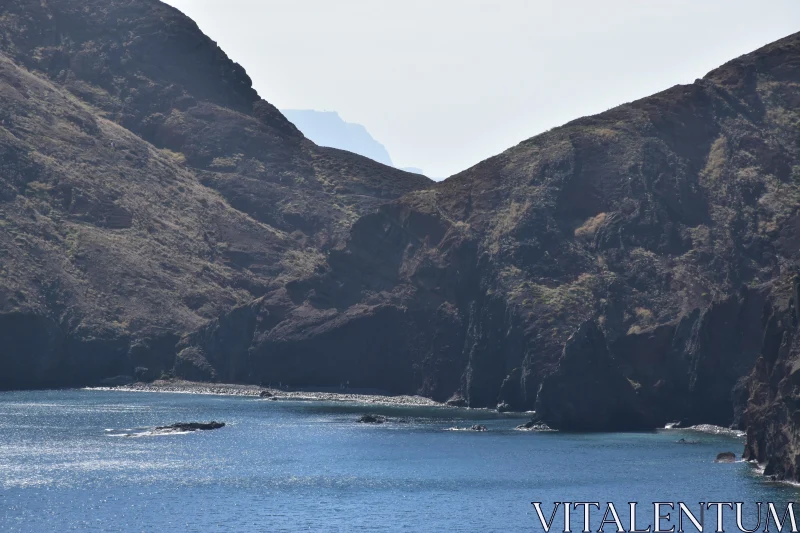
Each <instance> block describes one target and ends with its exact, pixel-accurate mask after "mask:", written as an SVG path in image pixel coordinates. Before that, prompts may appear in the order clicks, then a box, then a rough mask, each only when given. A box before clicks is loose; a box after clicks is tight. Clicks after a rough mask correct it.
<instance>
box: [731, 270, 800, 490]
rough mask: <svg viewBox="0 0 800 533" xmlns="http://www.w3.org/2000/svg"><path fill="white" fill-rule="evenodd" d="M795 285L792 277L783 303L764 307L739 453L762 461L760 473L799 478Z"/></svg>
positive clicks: (799, 388) (798, 346) (799, 358)
mask: <svg viewBox="0 0 800 533" xmlns="http://www.w3.org/2000/svg"><path fill="white" fill-rule="evenodd" d="M797 286H798V281H797V279H796V278H795V280H793V281H792V282H791V283H788V284H787V287H786V288H787V289H788V290H787V291H786V296H787V298H786V299H785V300H783V302H782V303H783V306H780V303H779V305H778V306H776V307H774V308H770V309H768V311H770V312H769V313H768V315H767V319H766V321H765V331H764V338H763V341H764V342H763V346H762V350H761V356H760V357H759V358H758V361H757V362H756V364H755V368H754V369H753V372H752V373H751V374H750V381H749V384H748V388H749V392H750V395H749V398H748V401H747V409H746V411H745V413H744V419H745V423H746V427H747V442H746V444H745V449H744V455H743V458H744V459H745V460H748V461H756V462H758V463H760V464H762V465H764V475H767V476H775V478H776V479H788V480H793V481H798V480H800V437H798V428H800V344H798V338H797V337H798V336H797V335H796V330H797V314H796V311H795V308H794V302H796V301H797V300H795V298H796V296H797V295H796V290H795V288H796V287H797ZM789 295H791V296H789ZM787 300H788V303H787ZM789 304H791V305H789Z"/></svg>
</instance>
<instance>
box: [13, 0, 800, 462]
mask: <svg viewBox="0 0 800 533" xmlns="http://www.w3.org/2000/svg"><path fill="white" fill-rule="evenodd" d="M6 5H8V9H7V10H6V11H5V12H4V14H3V15H2V16H1V17H0V51H2V56H0V91H2V98H0V120H1V121H2V122H1V123H0V225H2V229H3V231H2V232H0V254H1V255H0V257H2V258H3V260H2V263H0V268H2V271H0V275H2V283H0V313H1V314H0V343H1V344H2V345H3V346H12V347H13V350H12V351H11V353H10V354H8V353H4V354H3V357H2V358H0V365H2V368H0V387H3V388H9V387H23V386H24V387H33V386H57V385H78V384H89V383H96V382H98V381H99V380H101V379H103V378H106V377H110V376H113V375H115V374H121V373H126V374H128V373H134V372H135V373H136V374H137V375H139V376H140V377H142V378H144V379H148V378H152V377H154V376H156V375H157V374H160V373H161V372H163V371H171V372H175V373H176V374H178V375H180V376H184V377H190V378H193V379H208V380H219V381H239V382H248V383H260V382H265V383H269V382H272V383H275V382H282V383H284V384H287V383H288V384H290V385H334V386H337V385H339V384H341V383H343V382H349V383H350V385H351V386H353V387H372V388H376V387H377V388H383V389H385V390H388V391H391V392H403V393H419V394H424V395H427V396H430V397H433V398H436V399H441V400H446V399H448V398H451V397H452V398H454V399H455V398H458V399H462V400H463V401H464V402H466V403H467V404H468V405H471V406H475V407H486V406H492V407H493V406H496V405H497V404H507V406H508V407H510V408H513V409H533V408H537V409H538V410H539V411H540V416H542V417H543V418H544V419H545V421H546V422H548V423H549V424H552V425H553V426H554V427H561V428H565V429H589V430H594V429H614V428H616V429H632V428H638V427H655V426H659V425H663V424H664V423H666V422H669V421H674V420H680V421H683V422H685V423H699V422H707V423H716V424H722V425H731V424H733V425H737V426H739V427H742V426H743V425H746V426H747V427H748V456H750V457H753V458H756V459H758V460H760V461H765V462H768V465H769V466H768V471H771V472H775V473H776V475H781V476H789V477H796V476H797V469H796V467H795V466H794V456H795V452H794V450H795V449H796V448H795V446H796V445H795V442H794V437H793V435H794V434H795V433H796V430H795V427H796V425H795V424H796V423H795V421H794V418H795V417H794V413H795V407H794V398H795V397H796V396H797V395H796V393H795V391H794V388H793V387H794V385H793V379H794V378H793V376H794V375H795V373H794V372H793V370H792V369H793V368H794V365H795V358H796V355H795V354H796V353H800V352H798V350H797V349H796V348H795V340H794V338H795V336H794V333H793V332H794V327H795V323H796V313H795V312H794V311H793V309H794V306H795V305H796V304H795V302H798V298H797V295H796V294H795V293H796V292H797V291H796V290H795V289H794V286H795V283H794V282H793V281H792V280H793V279H794V276H795V273H796V272H797V267H798V263H799V260H800V257H798V253H800V252H798V250H800V237H799V235H800V223H799V221H800V215H799V214H798V205H799V202H798V201H799V200H800V162H799V161H798V149H800V133H799V132H800V129H798V124H800V116H799V115H798V109H800V105H798V104H800V34H797V35H793V36H790V37H787V38H786V39H783V40H781V41H778V42H776V43H773V44H771V45H769V46H766V47H764V48H763V49H761V50H758V51H756V52H754V53H752V54H748V55H746V56H743V57H741V58H738V59H736V60H734V61H731V62H730V63H728V64H726V65H724V66H722V67H720V68H719V69H717V70H715V71H713V72H711V73H709V74H708V75H707V76H706V77H705V78H703V79H701V80H697V81H696V82H695V83H693V84H691V85H685V86H676V87H673V88H671V89H669V90H667V91H664V92H662V93H659V94H656V95H653V96H651V97H648V98H644V99H642V100H639V101H636V102H632V103H629V104H625V105H622V106H620V107H618V108H615V109H612V110H610V111H608V112H606V113H602V114H600V115H597V116H594V117H587V118H583V119H580V120H577V121H574V122H572V123H569V124H567V125H565V126H563V127H561V128H556V129H554V130H552V131H550V132H547V133H545V134H543V135H540V136H537V137H534V138H532V139H529V140H527V141H525V142H523V143H520V144H519V145H518V146H515V147H513V148H511V149H509V150H508V151H506V152H504V153H502V154H500V155H498V156H496V157H494V158H491V159H489V160H487V161H484V162H482V163H480V164H478V165H476V166H475V167H473V168H471V169H469V170H467V171H465V172H462V173H460V174H458V175H456V176H453V177H451V178H450V179H448V180H446V181H445V182H442V183H439V184H435V185H431V183H430V182H429V181H428V180H426V179H425V178H422V177H420V176H414V175H410V174H407V173H403V172H399V171H395V170H392V169H389V168H387V167H383V166H381V165H378V164H377V163H373V162H370V161H368V160H365V159H364V158H360V157H358V156H355V155H352V154H348V153H346V152H341V151H336V150H332V149H322V148H319V147H316V146H315V145H313V144H312V143H310V142H309V141H308V140H306V139H304V138H303V137H302V135H300V134H299V133H298V132H297V131H296V130H295V129H294V128H293V127H292V126H291V124H289V123H288V122H286V121H285V120H284V119H283V117H282V116H281V115H280V114H279V113H277V112H276V111H275V110H274V108H272V107H271V106H270V105H269V104H267V103H266V102H264V101H263V100H261V99H260V98H258V96H257V95H255V93H254V92H253V91H252V88H251V87H250V84H249V80H247V78H246V75H245V74H244V71H243V70H242V69H241V68H240V67H238V66H237V65H235V64H234V63H232V62H231V61H229V60H228V59H227V58H226V57H225V56H224V54H223V53H222V52H221V51H220V50H219V49H218V48H217V47H216V45H214V44H213V43H212V42H211V41H210V40H208V39H207V38H206V37H205V36H203V35H202V33H200V32H199V30H198V29H197V28H196V26H195V25H194V24H193V23H192V22H191V21H189V20H188V19H186V18H185V17H183V16H182V15H180V14H179V13H178V12H176V11H175V10H172V9H171V8H168V7H166V6H164V5H162V4H159V3H157V2H154V1H147V0H139V1H122V0H119V1H111V2H109V1H103V2H100V1H99V0H98V1H88V2H87V1H82V2H78V1H77V0H59V1H52V0H51V1H48V2H46V3H42V2H39V1H35V2H34V1H32V0H31V1H22V0H15V1H11V2H7V3H6ZM111 27H113V28H115V31H108V28H111ZM116 28H121V30H122V31H116ZM754 368H755V370H752V369H754ZM751 370H752V374H750V372H751ZM748 374H750V377H749V378H747V377H746V376H748ZM606 384H608V386H606ZM576 388H579V389H580V390H582V391H584V392H585V394H584V393H581V394H576V393H575V390H576Z"/></svg>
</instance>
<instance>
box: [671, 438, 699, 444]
mask: <svg viewBox="0 0 800 533" xmlns="http://www.w3.org/2000/svg"><path fill="white" fill-rule="evenodd" d="M675 442H677V443H678V444H700V441H699V440H686V439H679V440H677V441H675Z"/></svg>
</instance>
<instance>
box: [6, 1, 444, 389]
mask: <svg viewBox="0 0 800 533" xmlns="http://www.w3.org/2000/svg"><path fill="white" fill-rule="evenodd" d="M427 186H429V180H427V179H426V178H424V177H422V176H418V175H415V174H410V173H405V172H402V171H398V170H395V169H392V168H389V167H385V166H383V165H380V164H378V163H375V162H373V161H371V160H369V159H366V158H363V157H360V156H356V155H354V154H351V153H348V152H344V151H340V150H335V149H329V148H320V147H317V146H316V145H314V144H313V143H312V142H310V141H308V140H307V139H305V138H304V137H303V136H302V134H300V133H299V132H298V131H297V129H296V128H295V127H294V126H293V125H292V124H291V123H289V122H288V121H287V120H286V119H285V118H284V117H283V116H282V115H281V114H280V113H279V112H278V111H277V110H276V109H275V108H274V107H273V106H272V105H270V104H269V103H268V102H266V101H264V100H262V99H261V98H260V97H259V96H258V94H257V93H256V92H255V91H254V90H253V88H252V87H251V83H250V79H249V78H248V77H247V74H246V73H245V71H244V69H243V68H242V67H240V66H239V65H238V64H236V63H233V62H232V61H230V60H229V59H228V58H227V57H226V56H225V54H224V53H223V52H222V50H220V49H219V48H218V47H217V45H216V44H215V43H214V42H213V41H211V40H210V39H209V38H207V37H206V36H205V35H203V33H202V32H201V31H200V30H199V29H198V28H197V26H196V25H195V23H194V22H192V21H191V20H190V19H188V18H187V17H185V16H184V15H182V14H181V13H180V12H178V11H177V10H175V9H173V8H171V7H169V6H166V5H164V4H162V3H160V2H157V1H154V0H136V1H130V0H111V1H109V0H90V1H86V0H80V1H78V0H54V1H48V2H40V1H39V0H35V1H34V0H3V1H2V2H0V347H2V348H0V352H1V353H2V355H1V356H0V388H16V387H41V386H63V385H83V384H91V383H97V382H98V381H99V380H100V379H102V378H107V377H110V376H114V375H119V374H123V375H131V374H133V372H134V369H136V368H139V373H140V374H141V375H142V376H143V377H157V376H158V375H160V373H161V372H162V371H165V370H170V369H171V368H172V366H173V364H174V353H175V350H174V348H175V344H176V342H177V341H178V340H179V338H180V337H181V336H182V335H183V334H185V333H186V332H188V331H191V330H192V329H194V328H197V327H199V326H201V325H202V324H204V323H205V322H206V321H207V320H208V319H211V318H214V317H216V316H218V315H219V314H220V313H223V312H225V311H227V310H229V309H231V308H233V307H235V306H236V305H241V304H244V303H247V302H250V301H252V300H253V299H254V298H257V297H259V296H261V295H263V294H265V293H267V292H269V291H271V290H274V289H275V288H276V287H281V286H283V284H284V283H285V282H286V281H287V280H291V279H294V278H297V277H305V276H307V275H309V274H310V273H312V272H313V271H314V270H315V269H316V268H318V267H319V266H320V265H322V264H323V263H324V258H325V250H326V249H327V248H328V247H330V246H332V245H334V244H335V243H336V242H338V241H339V239H341V238H342V236H344V235H346V234H347V231H348V229H349V227H350V226H351V225H352V223H353V221H355V220H356V219H357V218H358V217H359V216H361V215H363V214H366V213H369V212H372V211H373V210H374V209H375V208H376V207H377V205H379V204H380V203H382V202H385V201H387V200H391V199H394V198H397V197H399V196H400V195H402V194H404V193H407V192H409V191H412V190H416V189H420V188H424V187H427Z"/></svg>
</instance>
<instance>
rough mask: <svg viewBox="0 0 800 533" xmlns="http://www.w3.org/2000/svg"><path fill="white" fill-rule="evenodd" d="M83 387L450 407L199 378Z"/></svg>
mask: <svg viewBox="0 0 800 533" xmlns="http://www.w3.org/2000/svg"><path fill="white" fill-rule="evenodd" d="M82 390H99V391H119V392H163V393H168V394H206V395H212V396H240V397H249V398H260V396H261V393H262V392H264V391H266V392H269V393H270V394H271V395H272V396H271V397H269V398H264V400H266V401H268V400H293V401H328V402H354V403H365V404H374V405H395V406H418V407H447V408H450V407H451V406H449V405H447V404H445V403H441V402H437V401H435V400H431V399H430V398H425V397H423V396H410V395H399V396H392V395H388V394H382V393H379V392H366V391H361V392H353V391H347V390H345V392H334V391H330V390H325V389H322V390H312V389H309V390H283V389H275V388H270V387H259V386H257V385H239V384H235V383H204V382H199V381H182V380H175V381H164V380H157V381H154V382H152V383H133V384H131V385H119V386H115V387H84V388H83V389H82Z"/></svg>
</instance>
